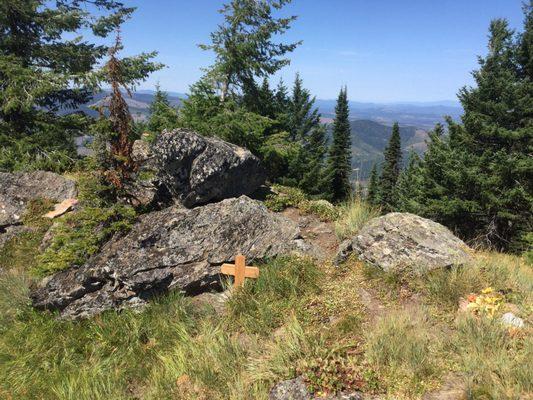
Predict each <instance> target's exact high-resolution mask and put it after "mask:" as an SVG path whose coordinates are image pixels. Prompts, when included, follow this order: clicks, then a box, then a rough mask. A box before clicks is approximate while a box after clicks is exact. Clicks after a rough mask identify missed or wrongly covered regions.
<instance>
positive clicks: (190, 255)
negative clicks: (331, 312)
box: [31, 196, 310, 318]
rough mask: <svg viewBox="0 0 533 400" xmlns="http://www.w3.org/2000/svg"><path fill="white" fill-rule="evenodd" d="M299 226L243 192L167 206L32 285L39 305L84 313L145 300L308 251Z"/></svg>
mask: <svg viewBox="0 0 533 400" xmlns="http://www.w3.org/2000/svg"><path fill="white" fill-rule="evenodd" d="M308 250H310V249H309V246H308V245H307V244H305V243H304V242H303V241H302V240H301V239H300V232H299V229H298V226H297V225H296V224H295V223H293V222H291V221H289V220H287V219H286V218H284V217H282V216H280V215H276V214H273V213H271V212H269V211H268V210H267V209H266V207H265V206H264V205H263V204H261V203H260V202H258V201H255V200H251V199H249V198H248V197H246V196H241V197H239V198H233V199H227V200H223V201H221V202H219V203H214V204H208V205H206V206H203V207H197V208H193V209H187V208H184V207H177V206H173V207H169V208H166V209H164V210H162V211H156V212H152V213H150V214H146V215H144V216H142V217H140V219H139V221H138V222H137V223H136V224H135V225H134V227H133V228H132V230H131V231H130V232H129V233H128V234H126V235H125V236H122V237H116V238H114V239H112V240H110V241H109V242H108V243H106V244H105V245H104V247H103V248H102V249H101V251H100V252H99V253H98V254H96V255H95V256H93V257H92V258H91V259H90V260H89V261H88V262H87V263H86V264H85V265H83V266H81V267H79V268H76V267H74V268H71V269H69V270H66V271H63V272H60V273H57V274H55V275H53V276H52V277H50V278H47V279H45V280H44V281H43V282H41V284H40V285H39V287H36V288H34V289H33V290H32V293H31V297H32V300H33V304H34V306H35V307H37V308H39V309H49V310H59V311H60V313H61V315H62V316H63V317H67V318H76V317H84V316H90V315H93V314H97V313H99V312H101V311H104V310H107V309H111V308H123V307H127V306H137V305H140V304H144V303H145V302H146V300H147V299H149V298H150V297H151V296H153V295H154V294H157V293H160V292H165V291H167V290H169V289H172V288H175V289H179V290H182V291H183V292H185V293H186V294H197V293H200V292H202V291H207V290H209V289H211V288H212V287H213V286H216V285H218V283H219V269H220V265H221V264H222V263H225V262H232V261H233V260H234V257H235V255H236V254H237V253H238V252H241V253H242V254H244V255H245V256H246V259H247V260H249V261H250V262H252V261H253V260H254V259H263V258H267V257H274V256H277V255H280V254H284V253H290V252H292V251H302V252H305V251H308Z"/></svg>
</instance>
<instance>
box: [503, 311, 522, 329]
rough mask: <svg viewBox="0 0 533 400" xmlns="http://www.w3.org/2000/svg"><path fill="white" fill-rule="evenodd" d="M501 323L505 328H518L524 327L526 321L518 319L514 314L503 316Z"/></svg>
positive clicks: (509, 313)
mask: <svg viewBox="0 0 533 400" xmlns="http://www.w3.org/2000/svg"><path fill="white" fill-rule="evenodd" d="M501 321H502V323H503V324H504V325H505V326H513V327H516V328H523V327H524V320H523V319H522V318H520V317H517V316H516V315H514V314H513V313H512V312H508V313H505V314H503V315H502V318H501Z"/></svg>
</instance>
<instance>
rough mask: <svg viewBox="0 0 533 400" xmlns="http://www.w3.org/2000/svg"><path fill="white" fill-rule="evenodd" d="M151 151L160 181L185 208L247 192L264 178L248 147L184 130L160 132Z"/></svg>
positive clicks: (261, 169)
mask: <svg viewBox="0 0 533 400" xmlns="http://www.w3.org/2000/svg"><path fill="white" fill-rule="evenodd" d="M152 151H153V153H154V158H155V164H156V169H157V173H158V177H159V179H160V180H161V183H162V184H163V185H165V186H166V188H167V189H168V191H169V192H170V193H171V194H172V196H173V197H174V198H176V199H177V200H178V201H179V202H180V203H181V204H183V205H184V206H185V207H194V206H196V205H201V204H207V203H210V202H214V201H219V200H223V199H227V198H231V197H238V196H240V195H242V194H246V195H248V194H251V193H253V192H254V191H255V190H256V189H257V188H258V187H259V186H261V185H262V184H263V182H264V180H265V177H266V175H265V171H264V170H263V168H262V167H261V163H260V161H259V159H258V158H257V157H256V156H254V155H253V154H252V153H250V152H249V151H248V150H246V149H244V148H242V147H238V146H235V145H233V144H230V143H228V142H225V141H223V140H220V139H217V138H214V137H204V136H200V135H198V134H196V133H194V132H192V131H189V130H185V129H177V130H174V131H172V132H163V133H162V134H161V135H160V136H159V137H158V138H157V140H156V142H155V143H154V146H153V147H152Z"/></svg>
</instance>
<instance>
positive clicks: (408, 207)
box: [395, 151, 423, 214]
mask: <svg viewBox="0 0 533 400" xmlns="http://www.w3.org/2000/svg"><path fill="white" fill-rule="evenodd" d="M421 162H422V160H421V159H420V157H419V156H418V154H416V153H415V152H414V151H413V152H411V153H410V154H409V161H408V164H407V167H406V168H405V169H404V170H403V171H402V172H401V173H400V177H399V178H398V183H397V187H396V207H395V208H396V210H398V211H401V212H410V213H413V214H418V213H420V212H421V207H420V204H419V199H420V196H421V193H422V188H423V176H422V166H421Z"/></svg>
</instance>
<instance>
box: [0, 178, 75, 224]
mask: <svg viewBox="0 0 533 400" xmlns="http://www.w3.org/2000/svg"><path fill="white" fill-rule="evenodd" d="M76 195H77V190H76V183H75V182H74V181H73V180H71V179H68V178H65V177H63V176H61V175H58V174H54V173H53V172H46V171H34V172H24V173H23V172H16V173H6V172H0V227H2V226H8V225H17V224H20V223H21V218H22V216H23V215H24V212H25V211H26V207H27V203H28V201H30V200H34V199H40V198H41V199H49V200H53V201H55V202H61V201H63V200H66V199H69V198H74V197H76Z"/></svg>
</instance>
